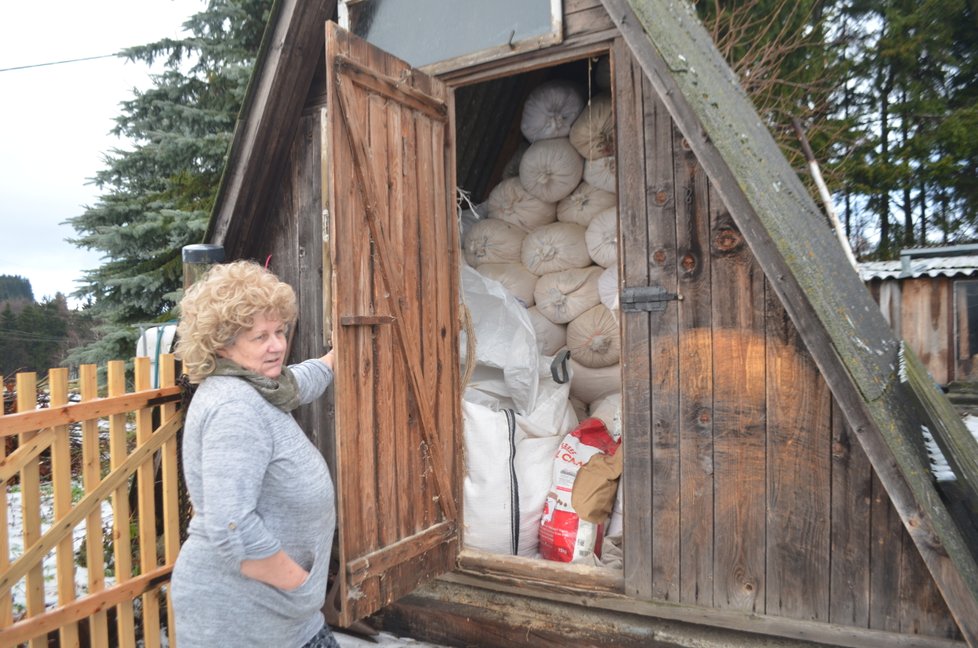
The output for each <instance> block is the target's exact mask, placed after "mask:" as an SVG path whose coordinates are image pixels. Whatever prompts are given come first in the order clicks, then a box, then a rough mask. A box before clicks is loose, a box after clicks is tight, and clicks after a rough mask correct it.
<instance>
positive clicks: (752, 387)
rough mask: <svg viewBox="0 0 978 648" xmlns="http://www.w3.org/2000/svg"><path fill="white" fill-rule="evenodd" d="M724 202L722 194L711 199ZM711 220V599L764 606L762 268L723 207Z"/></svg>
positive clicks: (733, 604) (725, 605)
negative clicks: (713, 537) (713, 540)
mask: <svg viewBox="0 0 978 648" xmlns="http://www.w3.org/2000/svg"><path fill="white" fill-rule="evenodd" d="M714 203H716V204H717V205H718V207H719V205H721V204H722V203H721V201H720V200H716V201H714V200H713V199H712V197H711V204H714ZM711 225H712V232H711V234H712V237H711V254H712V255H713V261H712V263H713V275H712V277H713V322H714V340H713V358H714V376H713V384H714V392H713V399H714V418H713V430H714V453H713V454H714V471H715V472H714V479H715V497H716V508H715V524H716V528H715V532H716V551H715V560H716V564H715V567H714V568H715V578H714V606H715V607H718V608H735V609H739V610H749V611H756V612H762V611H763V608H764V600H765V592H764V587H765V582H764V567H765V565H764V563H765V553H766V550H767V544H766V538H765V527H766V520H765V504H766V495H765V484H766V441H767V439H766V434H765V425H766V421H765V411H764V362H765V360H764V304H765V296H764V295H765V281H764V274H763V272H762V271H761V268H760V267H759V266H758V264H757V262H756V260H755V258H754V256H753V255H752V254H751V251H750V249H749V248H748V247H747V243H746V242H745V241H744V239H743V237H742V236H741V234H740V231H739V230H738V229H737V226H736V225H735V224H734V222H733V219H732V218H731V217H730V214H729V212H728V211H727V210H726V209H718V210H717V217H716V220H715V221H714V222H713V223H712V224H711Z"/></svg>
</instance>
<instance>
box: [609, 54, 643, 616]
mask: <svg viewBox="0 0 978 648" xmlns="http://www.w3.org/2000/svg"><path fill="white" fill-rule="evenodd" d="M612 69H613V75H614V87H615V111H616V137H617V141H616V148H617V152H618V168H619V172H618V218H619V223H618V227H619V240H620V246H619V264H620V266H619V275H618V276H619V283H620V285H621V286H646V285H648V283H649V267H648V264H649V261H648V259H649V258H650V255H649V242H648V241H649V233H648V229H647V217H646V200H647V197H646V180H645V178H646V169H645V157H644V155H643V153H644V147H638V146H633V145H630V144H629V143H634V142H642V141H644V140H645V138H646V134H645V119H644V115H645V103H644V101H645V95H644V93H643V92H642V85H643V84H642V78H643V75H642V71H641V69H640V68H639V67H638V66H637V65H635V63H634V61H633V59H632V56H631V53H630V52H629V50H628V48H627V47H626V46H625V43H624V41H622V40H620V39H619V40H616V41H615V43H614V49H613V50H612ZM621 316H622V322H621V328H622V349H627V350H628V352H627V353H623V354H622V361H621V364H622V427H623V434H622V436H623V439H624V448H623V451H624V452H625V466H624V473H623V475H624V476H623V486H622V487H623V488H624V491H623V496H622V499H623V508H624V511H623V513H624V517H625V519H627V520H628V524H626V525H625V527H624V554H625V555H624V558H625V560H624V580H625V591H626V593H627V594H629V595H631V596H635V597H637V598H643V599H649V598H652V516H651V515H650V508H649V502H651V500H652V445H651V444H652V441H651V428H652V422H651V416H650V400H649V381H650V372H651V357H650V353H651V350H650V333H649V316H648V315H647V314H645V313H628V312H624V311H623V312H622V313H621Z"/></svg>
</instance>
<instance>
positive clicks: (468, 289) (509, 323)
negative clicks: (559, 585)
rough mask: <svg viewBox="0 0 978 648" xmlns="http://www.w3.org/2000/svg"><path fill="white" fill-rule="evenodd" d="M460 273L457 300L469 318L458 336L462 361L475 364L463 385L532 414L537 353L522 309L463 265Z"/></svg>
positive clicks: (498, 287)
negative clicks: (465, 384)
mask: <svg viewBox="0 0 978 648" xmlns="http://www.w3.org/2000/svg"><path fill="white" fill-rule="evenodd" d="M461 275H462V299H463V300H464V302H465V307H466V308H467V309H468V312H469V315H470V319H471V327H466V330H465V333H466V335H465V336H462V342H464V346H463V348H462V357H463V358H466V357H468V356H469V355H471V356H472V358H473V359H474V361H475V367H474V369H473V372H472V376H471V378H470V379H469V383H468V386H469V387H472V388H474V389H479V390H481V391H482V392H485V393H491V394H493V395H494V396H495V397H496V399H497V400H498V401H501V402H503V401H505V404H504V405H503V407H513V408H515V409H517V410H519V411H521V412H528V411H530V410H532V409H533V407H534V406H535V404H536V398H537V384H538V383H539V379H538V373H539V369H538V367H537V362H538V360H537V359H538V358H539V352H538V351H537V342H536V334H535V333H534V331H533V325H532V324H530V316H529V315H527V313H526V307H525V306H523V305H522V304H520V303H519V302H518V301H517V300H516V298H515V297H513V296H512V295H511V294H509V291H507V290H506V289H505V288H503V286H502V284H500V283H499V282H498V281H493V280H491V279H489V278H487V277H484V276H482V275H481V274H479V272H478V271H476V270H474V269H473V268H471V267H469V266H467V265H462V266H461ZM470 333H471V335H472V339H471V340H470V339H469V334H470Z"/></svg>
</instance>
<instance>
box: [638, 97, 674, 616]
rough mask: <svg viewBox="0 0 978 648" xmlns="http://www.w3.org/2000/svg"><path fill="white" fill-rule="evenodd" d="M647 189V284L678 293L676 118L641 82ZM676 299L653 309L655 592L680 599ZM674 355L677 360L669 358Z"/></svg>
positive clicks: (651, 387)
mask: <svg viewBox="0 0 978 648" xmlns="http://www.w3.org/2000/svg"><path fill="white" fill-rule="evenodd" d="M641 87H642V92H643V95H644V104H645V115H644V118H645V134H646V136H645V156H646V160H647V164H648V167H647V168H646V176H647V186H648V189H647V190H646V191H647V192H648V195H647V197H646V201H647V213H648V225H647V227H648V232H649V234H648V237H649V260H648V264H649V285H653V286H660V287H661V288H662V289H663V290H664V291H665V292H667V293H672V294H676V293H677V292H678V290H679V286H678V278H677V272H678V259H677V258H676V228H677V214H676V210H677V206H676V202H677V196H676V179H675V169H674V167H673V147H672V119H671V118H670V117H669V113H668V112H667V111H666V110H665V109H664V106H663V105H662V104H661V102H659V101H657V100H656V97H655V92H654V90H653V89H652V87H651V85H649V84H648V83H647V82H645V81H643V82H642V86H641ZM677 309H678V304H677V303H676V302H667V303H666V308H665V310H663V311H661V312H658V313H653V314H652V316H651V317H650V318H649V319H650V331H651V335H652V340H653V346H652V364H651V384H650V392H651V394H650V398H651V413H652V421H651V427H652V430H651V434H652V597H653V598H657V599H662V600H672V601H676V600H678V599H679V534H678V533H677V531H678V529H679V485H678V479H679V430H678V427H677V425H676V422H677V421H678V420H679V364H680V362H679V356H680V351H679V349H680V347H679V343H680V338H679V331H678V310H677ZM666 358H673V360H671V361H670V360H666Z"/></svg>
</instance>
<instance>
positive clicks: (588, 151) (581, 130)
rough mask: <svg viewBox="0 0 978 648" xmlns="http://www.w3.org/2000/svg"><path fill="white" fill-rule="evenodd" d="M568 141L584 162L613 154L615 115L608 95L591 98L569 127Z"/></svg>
mask: <svg viewBox="0 0 978 648" xmlns="http://www.w3.org/2000/svg"><path fill="white" fill-rule="evenodd" d="M568 139H570V142H571V144H573V145H574V148H575V149H577V152H578V153H580V154H581V155H582V156H583V157H584V159H586V160H597V159H598V158H603V157H608V156H609V155H614V154H615V115H614V112H613V111H612V109H611V96H610V95H604V94H602V95H598V96H595V97H592V98H591V101H589V102H588V103H587V105H586V106H584V110H582V111H581V114H580V115H579V116H578V118H577V120H575V121H574V125H573V126H571V130H570V136H569V137H568Z"/></svg>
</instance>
